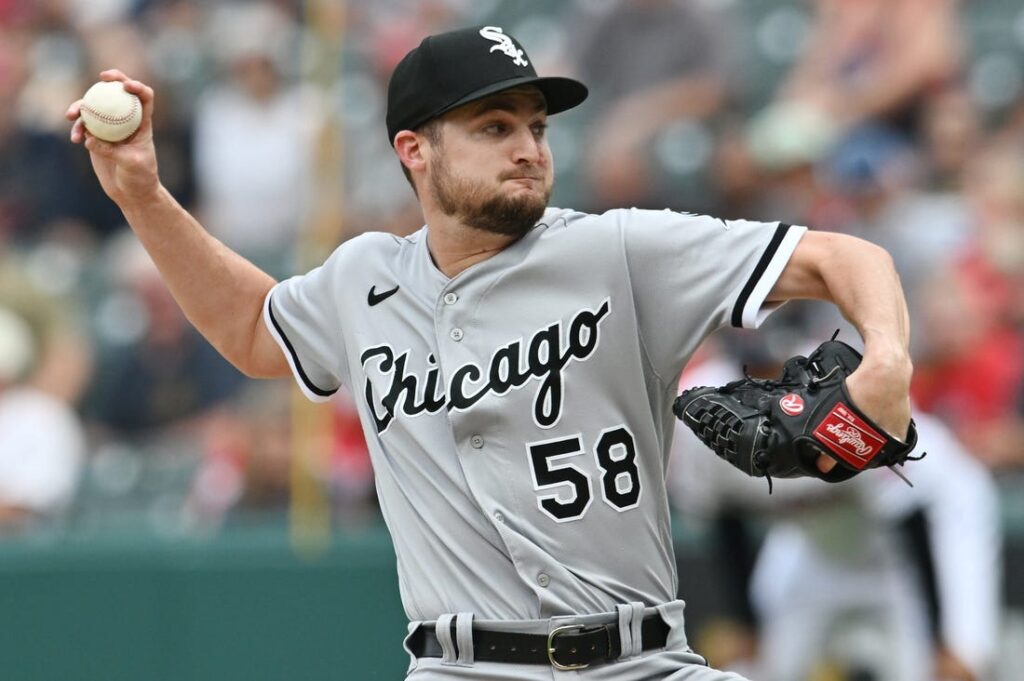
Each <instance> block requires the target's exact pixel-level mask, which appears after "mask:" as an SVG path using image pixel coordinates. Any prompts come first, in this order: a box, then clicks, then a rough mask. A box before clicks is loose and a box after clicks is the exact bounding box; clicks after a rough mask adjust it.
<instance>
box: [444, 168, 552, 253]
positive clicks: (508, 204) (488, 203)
mask: <svg viewBox="0 0 1024 681" xmlns="http://www.w3.org/2000/svg"><path fill="white" fill-rule="evenodd" d="M538 181H540V180H538ZM430 193H431V195H432V196H433V197H434V200H435V201H437V205H438V206H439V207H440V208H441V210H442V211H443V212H444V214H445V215H448V216H450V217H454V218H457V219H458V220H459V221H460V222H462V223H463V224H465V225H469V226H471V227H475V228H477V229H480V230H483V231H485V232H491V233H493V234H503V235H506V236H514V237H521V236H523V235H524V234H526V233H527V232H529V231H530V230H531V229H533V226H534V225H535V224H537V221H538V220H540V218H541V216H542V215H544V209H545V208H547V205H548V199H550V198H551V189H550V188H548V189H547V190H546V191H545V192H544V194H543V196H536V195H534V194H524V195H521V196H505V195H503V194H499V193H494V194H492V195H490V196H488V191H487V189H486V188H485V187H484V184H483V183H482V182H478V181H475V180H470V179H467V178H465V177H458V176H456V175H455V174H454V173H452V172H451V169H450V168H449V167H448V163H447V161H446V160H445V159H444V158H443V157H438V158H437V162H436V164H435V165H434V172H433V173H431V175H430Z"/></svg>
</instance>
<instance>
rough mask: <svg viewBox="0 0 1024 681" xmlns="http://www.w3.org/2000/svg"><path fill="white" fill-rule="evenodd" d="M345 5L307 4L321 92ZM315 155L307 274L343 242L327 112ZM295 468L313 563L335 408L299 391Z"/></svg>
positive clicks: (295, 525) (297, 512) (322, 535)
mask: <svg viewBox="0 0 1024 681" xmlns="http://www.w3.org/2000/svg"><path fill="white" fill-rule="evenodd" d="M345 4H346V3H345V2H344V0H306V2H305V4H304V8H303V9H304V12H303V13H304V20H305V22H306V24H307V27H308V29H309V30H310V32H311V34H312V36H313V39H314V40H313V44H314V45H315V49H303V59H304V60H308V61H306V62H305V63H303V65H302V66H303V69H302V71H303V78H304V79H306V80H307V81H308V82H309V83H310V84H312V85H314V86H316V87H318V88H319V89H320V90H321V91H322V92H330V91H331V88H332V86H333V85H334V80H335V79H336V78H337V74H338V73H339V72H340V66H341V47H342V39H343V37H344V29H345ZM315 145H316V146H315V149H314V150H313V156H312V158H313V163H314V172H313V174H312V177H313V182H314V183H315V186H314V191H313V192H312V196H313V201H314V202H315V203H314V205H313V210H312V211H310V223H309V224H308V225H306V227H307V228H306V229H305V230H303V232H302V235H303V236H302V238H301V240H300V243H299V251H298V258H297V260H298V265H299V268H300V271H307V270H309V269H311V268H312V267H315V266H316V265H319V264H320V263H321V262H323V260H324V259H325V258H326V257H327V255H328V254H329V253H330V252H331V250H333V249H334V248H335V247H336V246H337V244H338V242H339V241H340V238H341V234H342V197H341V195H340V192H339V191H338V189H339V187H342V186H344V183H343V180H344V177H343V174H342V170H343V164H342V151H341V135H340V134H339V132H338V130H337V126H336V124H335V117H334V115H333V113H332V112H330V111H328V113H327V115H326V120H325V121H324V126H323V128H322V130H321V132H320V135H319V137H318V139H316V140H315ZM291 404H292V408H291V425H292V434H291V440H292V465H291V476H290V478H291V480H290V485H291V508H290V513H289V529H290V536H291V543H292V547H293V548H294V549H295V551H296V552H297V553H299V554H300V555H303V556H306V557H308V558H311V559H312V558H315V557H316V556H317V555H319V554H321V553H323V551H325V550H326V549H327V548H328V546H329V545H330V541H331V504H330V496H329V491H328V489H327V484H328V478H327V475H328V473H329V465H330V452H331V444H332V439H333V418H332V416H333V409H334V407H333V405H331V404H330V403H328V404H314V403H312V402H310V401H309V400H307V399H306V398H305V397H304V396H303V395H302V393H301V392H300V391H299V390H298V388H293V389H292V396H291Z"/></svg>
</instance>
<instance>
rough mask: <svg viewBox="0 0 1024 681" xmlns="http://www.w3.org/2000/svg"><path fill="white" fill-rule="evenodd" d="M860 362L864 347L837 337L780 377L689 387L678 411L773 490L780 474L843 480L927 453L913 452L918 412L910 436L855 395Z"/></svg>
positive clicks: (674, 407) (789, 365) (724, 454)
mask: <svg viewBox="0 0 1024 681" xmlns="http://www.w3.org/2000/svg"><path fill="white" fill-rule="evenodd" d="M860 362H861V355H860V353H859V352H857V351H856V350H854V349H853V348H851V347H850V346H849V345H847V344H846V343H843V342H842V341H837V340H835V338H834V337H833V339H832V340H830V341H827V342H825V343H822V344H821V345H819V346H818V348H817V349H816V350H815V351H814V352H812V353H811V354H810V356H809V357H803V356H797V357H791V358H790V359H788V360H786V363H785V365H784V367H783V370H782V376H781V377H779V378H778V379H776V380H763V379H755V378H750V377H749V376H748V377H747V378H744V379H742V380H739V381H733V382H732V383H728V384H726V385H724V386H721V387H718V388H694V389H692V390H686V391H684V392H683V393H682V394H681V395H680V396H679V397H678V398H676V401H675V403H674V404H673V405H672V411H673V412H674V413H675V415H676V416H677V417H679V418H680V419H681V420H682V421H683V423H685V424H686V425H687V426H689V427H690V429H691V430H693V432H694V433H696V435H697V437H698V438H700V440H701V441H702V442H703V443H704V444H706V445H707V446H708V447H710V448H711V449H712V450H713V451H714V452H715V453H716V454H718V456H720V457H721V458H723V459H725V460H726V461H728V462H729V463H731V464H732V465H733V466H735V467H736V468H739V469H740V470H741V471H743V472H744V473H746V474H747V475H751V476H754V477H766V478H768V484H769V491H770V490H771V479H772V478H773V477H774V478H795V477H808V476H810V477H816V478H821V479H822V480H825V481H827V482H842V481H843V480H848V479H850V478H852V477H853V476H855V475H857V474H858V473H860V472H861V471H863V470H866V469H868V468H877V467H879V466H889V467H892V466H895V465H897V464H899V465H901V466H902V465H903V463H904V462H905V461H907V460H908V459H919V458H921V457H911V456H910V453H911V452H912V451H913V449H914V446H915V445H916V444H917V428H916V427H915V426H914V422H913V420H911V422H910V428H909V430H908V431H907V440H906V442H903V441H901V440H897V439H896V438H894V437H892V436H891V435H889V434H888V433H886V432H885V431H884V430H883V429H882V428H880V427H879V426H878V425H877V424H876V423H875V422H874V421H872V420H871V419H870V418H868V417H867V416H866V415H865V414H864V413H863V412H861V411H860V409H858V408H857V405H855V404H854V403H853V400H852V399H850V394H849V392H847V390H846V377H847V376H849V375H850V374H852V373H853V371H854V370H855V369H856V368H857V367H858V366H860ZM822 454H824V455H826V456H829V457H831V458H833V459H835V461H836V462H837V465H836V466H835V467H834V468H832V470H830V471H829V472H827V473H825V472H822V471H821V470H820V469H819V468H818V466H817V464H816V462H817V459H818V457H819V455H822ZM893 470H895V469H893ZM897 474H899V472H898V471H897ZM900 477H902V476H900ZM904 479H905V478H904Z"/></svg>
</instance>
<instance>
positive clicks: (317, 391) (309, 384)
mask: <svg viewBox="0 0 1024 681" xmlns="http://www.w3.org/2000/svg"><path fill="white" fill-rule="evenodd" d="M278 286H280V284H277V285H275V286H274V288H272V289H270V292H269V293H268V294H267V297H266V298H264V299H263V323H264V324H266V325H267V329H269V330H270V335H271V337H272V338H273V339H274V341H275V342H276V343H277V345H278V347H280V348H281V352H282V353H283V354H284V357H285V359H286V360H288V366H289V367H291V370H292V375H293V376H294V377H295V382H296V383H298V384H299V388H300V389H301V390H302V394H303V395H305V396H306V398H307V399H309V400H310V401H312V402H327V401H329V400H330V399H331V398H332V397H333V396H334V393H336V392H338V389H337V388H335V389H334V390H324V389H323V388H320V387H318V386H317V385H316V384H314V383H313V381H311V380H310V379H309V376H307V375H306V372H305V370H304V369H303V368H302V364H301V363H300V362H299V356H298V354H297V353H296V352H295V348H294V346H292V344H291V341H289V340H288V337H287V336H286V335H285V333H284V329H282V328H281V326H280V324H278V322H277V319H276V318H275V317H274V311H273V310H272V309H271V308H270V299H271V297H272V296H273V295H274V291H276V290H277V287H278Z"/></svg>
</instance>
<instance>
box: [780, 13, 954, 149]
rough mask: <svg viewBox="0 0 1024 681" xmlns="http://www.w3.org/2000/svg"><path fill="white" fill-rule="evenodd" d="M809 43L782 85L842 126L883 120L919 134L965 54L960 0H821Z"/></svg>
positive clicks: (785, 97) (790, 96)
mask: <svg viewBox="0 0 1024 681" xmlns="http://www.w3.org/2000/svg"><path fill="white" fill-rule="evenodd" d="M815 5H816V9H817V12H816V23H815V26H814V28H813V30H812V35H811V37H810V41H809V44H808V46H807V48H806V49H805V50H803V52H802V54H801V55H800V58H799V61H798V62H797V63H796V65H795V66H794V68H793V70H792V71H791V72H790V74H789V76H788V77H787V79H786V81H785V82H784V83H783V84H782V86H781V88H780V89H779V99H780V101H783V102H800V103H803V104H805V105H807V106H810V107H812V108H814V109H816V110H818V111H820V112H822V113H823V114H824V115H825V116H826V117H827V118H828V119H829V120H830V121H832V122H834V123H835V124H836V125H838V126H839V127H840V128H841V129H848V128H851V127H853V126H855V125H858V124H860V123H863V122H866V121H875V122H878V123H885V124H886V125H887V126H888V127H891V128H893V129H895V130H898V131H900V132H902V133H903V134H904V135H906V137H907V138H908V139H911V140H915V141H916V140H917V139H919V134H918V133H919V131H920V128H921V125H922V122H923V121H922V120H921V111H922V106H923V104H924V102H926V101H927V99H928V98H929V97H931V96H934V94H935V93H937V92H941V91H942V89H943V88H945V87H947V86H949V85H950V84H951V83H953V82H954V81H955V80H956V78H957V77H958V76H959V74H960V70H961V68H962V59H963V53H964V44H963V42H964V41H963V39H962V36H961V34H960V28H959V22H958V17H957V6H958V3H957V0H817V2H816V3H815Z"/></svg>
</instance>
